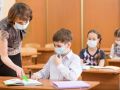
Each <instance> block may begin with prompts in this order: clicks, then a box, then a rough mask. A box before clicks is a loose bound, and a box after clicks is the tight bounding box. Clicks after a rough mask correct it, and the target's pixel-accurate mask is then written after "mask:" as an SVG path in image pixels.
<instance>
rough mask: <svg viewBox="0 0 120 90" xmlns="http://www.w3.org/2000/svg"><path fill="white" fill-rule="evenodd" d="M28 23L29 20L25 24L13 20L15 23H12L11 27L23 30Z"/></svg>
mask: <svg viewBox="0 0 120 90" xmlns="http://www.w3.org/2000/svg"><path fill="white" fill-rule="evenodd" d="M28 25H29V21H28V22H27V23H26V24H24V25H21V24H19V23H17V22H15V24H14V25H13V27H14V28H15V29H16V30H25V29H26V28H27V27H28Z"/></svg>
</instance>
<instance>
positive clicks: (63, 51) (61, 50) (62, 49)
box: [55, 46, 70, 55]
mask: <svg viewBox="0 0 120 90" xmlns="http://www.w3.org/2000/svg"><path fill="white" fill-rule="evenodd" d="M69 51H70V49H67V48H66V47H65V46H62V47H57V48H55V52H56V53H57V54H58V55H64V54H66V53H68V52H69Z"/></svg>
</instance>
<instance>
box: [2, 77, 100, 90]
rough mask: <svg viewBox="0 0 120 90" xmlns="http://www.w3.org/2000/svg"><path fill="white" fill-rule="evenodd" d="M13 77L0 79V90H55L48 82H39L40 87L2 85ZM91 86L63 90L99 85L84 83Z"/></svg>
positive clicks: (84, 89) (82, 89)
mask: <svg viewBox="0 0 120 90" xmlns="http://www.w3.org/2000/svg"><path fill="white" fill-rule="evenodd" d="M12 78H13V77H0V89H1V90H57V89H56V88H54V87H53V86H52V81H50V80H40V82H42V83H43V85H42V86H5V85H4V84H3V81H4V80H8V79H12ZM86 82H87V83H89V84H90V85H91V87H89V88H81V89H65V90H92V88H94V87H95V86H97V85H99V82H96V81H94V82H93V81H86Z"/></svg>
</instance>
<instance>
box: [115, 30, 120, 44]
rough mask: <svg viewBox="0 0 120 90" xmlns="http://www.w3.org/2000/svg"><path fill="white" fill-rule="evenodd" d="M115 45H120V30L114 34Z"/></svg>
mask: <svg viewBox="0 0 120 90" xmlns="http://www.w3.org/2000/svg"><path fill="white" fill-rule="evenodd" d="M114 37H115V43H116V44H118V45H120V28H118V29H116V31H115V32H114Z"/></svg>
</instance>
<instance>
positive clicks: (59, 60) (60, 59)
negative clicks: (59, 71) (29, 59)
mask: <svg viewBox="0 0 120 90" xmlns="http://www.w3.org/2000/svg"><path fill="white" fill-rule="evenodd" d="M55 63H56V65H59V64H61V63H62V57H61V56H59V57H58V55H56V58H55Z"/></svg>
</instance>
